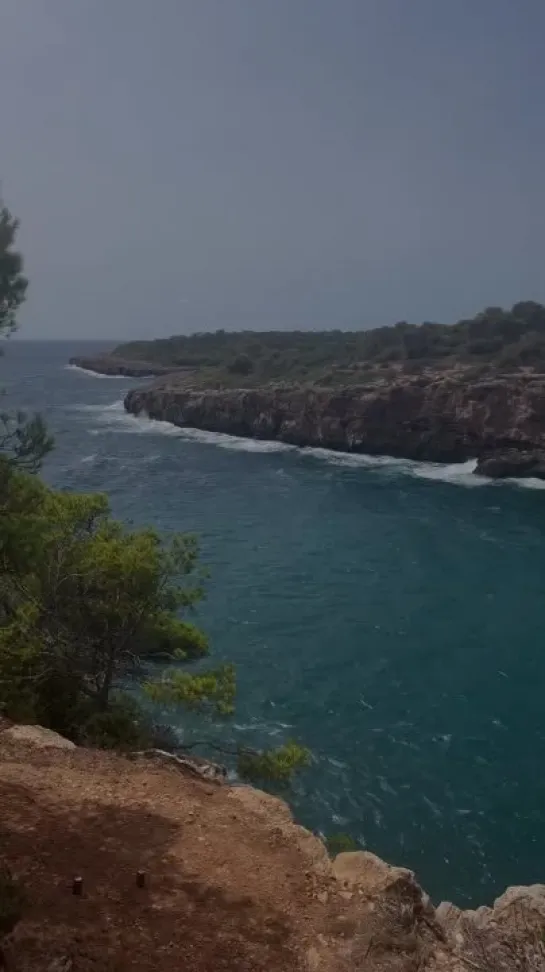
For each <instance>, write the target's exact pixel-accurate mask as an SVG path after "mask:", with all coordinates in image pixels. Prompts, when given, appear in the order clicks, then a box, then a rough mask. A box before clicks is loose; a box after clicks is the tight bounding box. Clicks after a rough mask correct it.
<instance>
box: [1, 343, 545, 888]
mask: <svg viewBox="0 0 545 972" xmlns="http://www.w3.org/2000/svg"><path fill="white" fill-rule="evenodd" d="M87 348H90V346H89V345H88V346H87ZM83 350H84V348H83V347H82V346H77V345H75V344H72V345H66V344H54V343H52V344H49V345H47V344H44V345H37V344H31V343H26V344H25V343H20V344H19V343H18V344H15V343H13V344H12V345H11V346H9V347H8V352H9V353H8V355H7V356H6V357H5V358H4V359H2V360H0V383H1V384H3V385H7V386H8V390H9V392H10V398H9V399H8V401H11V402H13V403H14V404H15V403H17V404H18V405H21V406H26V407H28V408H40V409H41V410H42V411H44V412H45V413H46V415H47V419H48V421H49V423H50V425H51V427H52V429H53V431H54V432H55V436H56V441H57V449H56V452H55V453H54V456H53V457H52V459H51V460H50V461H49V462H48V464H47V468H46V470H45V474H46V476H47V478H48V479H49V481H50V482H53V483H55V484H57V485H62V486H66V487H70V488H73V489H85V490H95V489H102V490H107V492H108V493H109V495H110V498H111V502H112V506H113V509H114V511H115V512H116V514H118V515H120V516H122V517H123V518H124V519H126V520H129V521H132V522H134V523H154V524H156V525H157V526H159V527H161V528H163V529H164V530H167V531H168V530H178V529H181V530H184V529H190V530H192V531H196V532H198V533H199V534H200V535H201V537H202V549H203V557H204V560H205V561H206V563H207V565H208V566H209V568H210V570H211V579H210V582H209V586H208V597H207V600H206V602H205V603H204V604H203V606H202V608H201V610H200V620H201V622H202V624H203V626H204V627H205V628H206V629H207V631H208V632H209V633H210V635H211V638H212V642H213V646H214V653H215V656H216V657H219V658H225V659H232V660H233V661H235V662H236V663H237V664H238V666H239V671H238V677H239V698H238V709H237V715H236V718H235V720H234V722H233V723H232V724H231V726H230V729H229V731H230V732H231V733H232V734H233V736H234V737H235V738H236V739H238V740H239V741H241V742H250V743H259V744H261V743H271V742H278V741H281V740H282V739H285V738H288V737H295V738H297V739H300V740H301V741H303V742H305V743H306V744H308V745H309V746H310V747H311V748H312V750H313V753H314V763H313V766H312V768H311V769H310V771H309V772H308V773H306V774H305V775H304V776H303V777H301V778H300V779H299V780H298V782H297V785H296V788H295V792H294V794H293V798H292V803H293V806H294V809H295V812H296V814H297V816H298V818H299V819H300V820H301V821H302V822H304V823H305V824H307V825H309V826H311V827H313V828H316V829H319V830H321V831H323V832H327V833H331V832H338V831H346V832H349V833H351V834H352V835H354V836H355V837H356V838H357V839H358V840H360V841H361V843H362V845H363V846H367V847H368V848H369V849H371V850H373V851H375V852H376V853H378V854H380V855H381V856H383V857H385V858H387V859H389V860H391V861H392V862H395V863H398V864H404V865H407V866H409V867H411V868H414V869H415V870H416V871H417V873H418V876H419V878H420V880H421V881H422V883H423V884H424V885H425V887H426V888H427V890H428V891H429V892H430V893H431V894H432V896H433V897H434V898H435V899H436V900H439V899H441V898H444V897H449V898H453V899H454V900H456V901H458V902H460V903H467V902H473V903H483V902H487V901H490V900H491V899H492V898H493V897H494V896H495V895H497V894H498V893H500V892H501V890H502V889H503V888H504V886H505V885H506V884H512V883H531V882H533V881H539V880H543V879H544V878H545V827H544V826H543V825H544V821H545V783H544V774H543V766H544V763H545V716H544V699H545V652H544V637H543V629H544V620H545V590H544V587H545V542H544V532H545V492H543V491H542V490H541V489H540V488H539V486H540V484H539V483H530V484H529V486H526V487H524V488H523V487H522V486H521V485H520V484H519V485H517V484H499V483H496V484H490V483H487V482H485V481H483V480H480V479H477V478H476V477H474V476H472V474H471V472H470V467H469V466H468V465H467V464H466V465H465V466H461V467H437V466H431V465H426V464H418V463H412V464H411V463H408V462H393V461H388V460H369V459H366V458H365V457H360V458H358V457H349V456H338V455H334V454H332V453H327V452H320V450H309V451H301V450H297V449H289V448H285V447H277V446H276V445H275V444H267V443H255V442H251V441H243V440H237V439H229V438H228V437H219V436H213V435H206V434H199V433H191V432H187V433H182V432H180V431H179V430H175V429H173V428H172V427H170V426H165V425H163V424H162V423H152V422H149V421H148V420H145V419H135V418H133V417H131V416H127V415H126V414H125V413H124V411H123V409H122V405H121V400H122V398H123V395H124V393H125V391H126V390H127V389H128V388H129V387H131V385H134V384H135V382H134V381H131V380H130V379H108V378H96V377H92V376H89V375H86V374H84V373H82V372H80V371H77V370H75V369H69V368H66V367H65V362H66V361H67V359H68V357H69V356H70V355H71V354H75V353H78V351H79V352H80V353H83ZM212 731H213V732H219V731H225V730H223V729H221V730H220V728H219V727H212Z"/></svg>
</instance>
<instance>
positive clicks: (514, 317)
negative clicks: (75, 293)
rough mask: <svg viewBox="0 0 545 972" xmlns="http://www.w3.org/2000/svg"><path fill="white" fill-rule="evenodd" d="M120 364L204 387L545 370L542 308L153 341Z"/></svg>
mask: <svg viewBox="0 0 545 972" xmlns="http://www.w3.org/2000/svg"><path fill="white" fill-rule="evenodd" d="M112 356H113V357H114V358H119V359H122V360H123V361H127V362H130V361H134V362H138V361H146V362H149V363H154V364H156V365H159V366H162V367H168V368H172V369H180V368H182V369H186V368H187V369H189V370H191V371H193V370H196V371H197V377H198V379H199V382H200V383H202V384H210V383H213V382H214V381H217V382H219V383H221V384H222V385H225V386H231V387H233V386H241V385H244V386H249V385H262V384H265V383H268V382H271V381H272V382H278V381H282V382H289V383H293V382H303V383H305V382H313V383H317V384H324V383H325V384H330V383H332V384H341V383H344V384H351V383H354V382H356V381H358V380H360V379H361V377H362V374H365V372H366V371H369V370H372V369H376V368H377V367H378V366H392V365H397V366H399V367H403V368H409V369H410V368H412V367H424V366H426V365H433V366H434V367H445V368H446V367H452V366H453V365H455V364H458V363H461V364H473V365H479V366H482V365H486V364H491V365H492V366H493V367H494V368H496V369H502V368H504V369H513V368H517V367H520V366H528V365H531V366H536V367H539V368H542V367H543V366H544V365H545V307H544V306H543V305H541V304H538V303H535V302H534V301H522V302H519V303H517V304H514V306H513V307H512V308H511V310H503V309H502V308H501V307H488V308H486V310H484V311H482V312H481V313H479V314H477V315H476V316H475V317H472V318H468V319H464V320H461V321H458V323H457V324H452V325H446V324H436V323H432V322H425V323H423V324H420V325H415V324H407V323H406V322H399V323H398V324H395V325H394V326H393V327H380V328H375V329H373V330H368V331H321V332H319V331H263V332H258V331H236V332H228V331H216V332H213V333H202V334H192V335H180V336H177V337H170V338H161V339H157V340H154V341H132V342H129V343H127V344H121V345H119V346H118V347H117V348H115V350H114V351H113V352H112Z"/></svg>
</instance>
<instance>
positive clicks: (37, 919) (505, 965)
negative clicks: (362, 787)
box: [0, 727, 545, 972]
mask: <svg viewBox="0 0 545 972" xmlns="http://www.w3.org/2000/svg"><path fill="white" fill-rule="evenodd" d="M19 729H20V732H19V733H18V734H17V733H15V734H14V733H13V732H10V730H9V729H5V728H4V729H2V731H1V732H0V813H1V819H2V828H1V834H0V857H1V860H0V863H1V864H2V865H3V866H4V867H8V868H9V870H10V872H11V873H12V874H13V876H14V877H15V878H16V880H17V883H18V885H19V886H20V887H21V888H22V890H23V891H24V892H25V905H24V908H23V912H22V917H21V920H20V921H19V923H18V924H17V926H16V928H15V930H14V932H13V933H12V935H11V936H10V939H9V940H8V942H7V944H6V943H5V941H4V942H3V943H2V944H3V946H4V948H5V954H6V959H7V960H8V961H12V966H10V967H13V968H17V969H18V970H19V972H35V970H37V969H43V970H49V969H58V968H62V969H70V970H71V972H91V970H95V969H104V970H106V969H112V970H113V969H114V967H115V969H116V970H118V972H125V970H127V972H128V970H129V969H130V970H131V972H146V970H148V969H151V968H161V970H162V972H170V970H172V972H174V970H178V969H180V968H182V967H183V968H187V969H191V970H192V972H208V970H210V969H214V970H218V972H220V970H222V969H224V970H226V972H227V970H229V972H250V970H252V972H265V970H267V972H356V970H360V969H361V970H364V969H365V972H475V970H477V972H514V970H517V972H545V948H544V944H543V932H544V929H545V886H543V885H533V886H531V887H514V888H509V889H508V890H507V891H506V892H505V894H503V895H502V896H501V897H500V898H498V900H497V901H496V902H495V904H494V906H493V907H481V908H478V909H477V910H476V911H462V910H460V909H459V908H457V907H456V906H455V905H452V904H450V903H442V904H440V905H439V907H438V908H435V907H434V906H433V904H432V902H431V901H430V899H429V897H428V895H426V894H425V893H424V892H423V891H422V889H421V887H420V885H419V884H418V881H417V880H416V878H415V875H414V874H413V872H412V871H410V870H407V869H406V868H401V867H392V866H390V865H389V864H386V863H385V862H384V861H382V860H381V859H380V858H378V857H376V856H375V855H374V854H371V853H369V852H367V851H358V852H356V853H343V854H339V855H338V856H337V857H336V858H335V860H334V861H331V860H330V859H329V857H328V855H327V852H326V849H325V845H324V844H323V842H322V841H321V840H319V839H318V838H317V837H315V836H314V835H313V834H311V833H309V832H308V831H307V830H305V829H304V828H302V827H299V826H298V825H297V824H295V823H294V821H293V818H292V815H291V813H290V811H289V809H288V807H287V806H286V804H285V803H284V802H283V801H281V800H279V799H277V798H276V797H272V796H269V795H268V794H265V793H263V792H261V791H259V790H255V789H253V788H252V787H248V786H238V787H231V786H227V785H223V786H220V785H218V784H216V783H210V782H207V781H204V780H202V779H196V778H194V777H192V776H187V775H186V774H185V772H182V773H181V772H180V771H179V768H177V767H176V766H175V765H174V764H171V765H166V764H164V765H161V764H158V763H157V762H155V761H154V760H148V761H146V760H145V759H139V760H137V761H133V760H128V759H127V758H124V757H122V756H119V755H116V754H112V753H104V752H97V751H93V750H88V749H77V748H76V747H74V746H73V745H72V744H70V747H69V748H67V747H66V746H62V737H56V739H54V738H53V737H55V736H56V734H54V733H52V734H48V733H47V732H45V734H44V731H43V730H40V729H39V727H19ZM44 739H45V740H46V741H48V742H49V743H51V744H52V745H49V744H48V745H47V746H46V747H45V748H44V746H43V742H44ZM59 740H61V746H60V748H58V747H59ZM64 742H65V743H66V742H67V741H66V740H64ZM53 744H56V747H57V748H55V745H53ZM137 871H140V872H141V873H143V874H144V882H143V884H142V883H140V884H137V886H135V874H136V872H137ZM76 874H77V875H79V876H81V878H82V888H83V893H82V894H81V895H79V896H78V897H74V895H73V894H72V883H73V877H74V875H76Z"/></svg>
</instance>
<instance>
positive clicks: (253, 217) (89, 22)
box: [0, 0, 545, 338]
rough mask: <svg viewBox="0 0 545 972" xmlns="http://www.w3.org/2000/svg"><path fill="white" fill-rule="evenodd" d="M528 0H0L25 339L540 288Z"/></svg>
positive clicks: (540, 169) (538, 17) (537, 95)
mask: <svg viewBox="0 0 545 972" xmlns="http://www.w3.org/2000/svg"><path fill="white" fill-rule="evenodd" d="M544 38H545V0H1V2H0V124H1V142H0V177H1V178H2V183H3V193H4V196H5V198H6V201H7V202H8V204H9V205H10V207H11V208H12V210H14V211H15V212H16V213H17V214H18V215H19V216H20V217H21V219H22V221H23V226H22V230H21V234H20V242H21V245H22V247H23V249H24V252H25V254H26V257H27V269H28V273H29V275H30V277H31V291H30V297H29V301H28V304H27V306H26V308H25V311H24V314H23V315H22V322H23V323H24V333H25V335H26V336H27V337H29V336H33V337H39V336H44V337H49V336H56V337H64V336H67V337H68V336H74V337H92V336H96V337H100V338H102V337H105V338H106V337H108V338H111V337H125V336H127V337H128V336H130V335H141V336H144V335H150V336H152V335H160V334H169V333H175V332H179V331H189V330H194V329H205V328H216V327H227V328H230V327H231V328H232V327H246V328H248V327H256V328H264V327H276V326H278V327H292V326H296V327H305V328H306V327H324V326H330V327H368V326H372V325H375V324H383V323H391V322H394V321H395V320H399V319H407V320H410V321H419V320H422V319H435V320H443V321H451V320H454V319H456V318H458V317H460V316H463V315H465V314H467V313H471V312H474V311H476V310H478V309H480V308H481V307H482V306H484V305H486V304H491V303H505V304H508V303H512V302H513V301H515V300H517V299H519V298H534V299H542V300H545V110H544V106H545V57H544Z"/></svg>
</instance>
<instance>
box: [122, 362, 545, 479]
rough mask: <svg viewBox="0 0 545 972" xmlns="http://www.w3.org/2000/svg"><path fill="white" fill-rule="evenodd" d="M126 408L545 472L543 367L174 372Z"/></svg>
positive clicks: (491, 467)
mask: <svg viewBox="0 0 545 972" xmlns="http://www.w3.org/2000/svg"><path fill="white" fill-rule="evenodd" d="M125 407H126V409H127V410H128V411H130V412H132V413H134V414H139V413H141V412H145V413H146V414H148V415H149V416H150V417H151V418H154V419H162V420H164V421H167V422H172V423H173V424H174V425H178V426H190V427H194V428H198V429H205V430H207V431H212V432H224V433H229V434H230V435H237V436H248V437H252V438H258V439H271V440H279V441H282V442H287V443H293V444H295V445H298V446H321V447H324V448H328V449H337V450H341V451H350V452H362V453H369V454H385V455H391V456H398V457H404V458H409V459H421V460H430V461H436V462H457V461H464V460H467V459H473V458H477V459H479V471H483V472H485V473H488V474H490V475H494V476H507V475H532V476H545V376H535V375H524V374H520V375H514V376H511V377H496V378H490V379H486V380H485V379H482V380H473V381H470V380H468V379H467V378H466V377H465V375H464V373H463V372H455V373H450V374H446V375H444V374H443V375H442V374H440V373H438V374H435V375H434V374H427V375H424V376H418V377H413V376H409V375H401V376H399V377H398V378H396V379H395V380H393V381H390V382H388V383H387V382H386V381H385V380H379V381H375V382H374V383H370V384H369V385H368V386H366V387H358V388H355V387H349V388H344V389H326V388H315V387H297V386H295V387H274V386H266V387H263V388H258V389H248V390H245V389H221V390H211V389H206V390H202V389H195V388H190V387H187V385H186V384H184V382H183V381H182V380H180V379H179V378H178V377H177V376H170V377H167V378H163V379H159V380H158V381H157V382H155V383H154V384H152V385H151V386H149V387H147V388H139V389H134V390H132V391H130V392H129V394H128V395H127V397H126V399H125Z"/></svg>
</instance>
